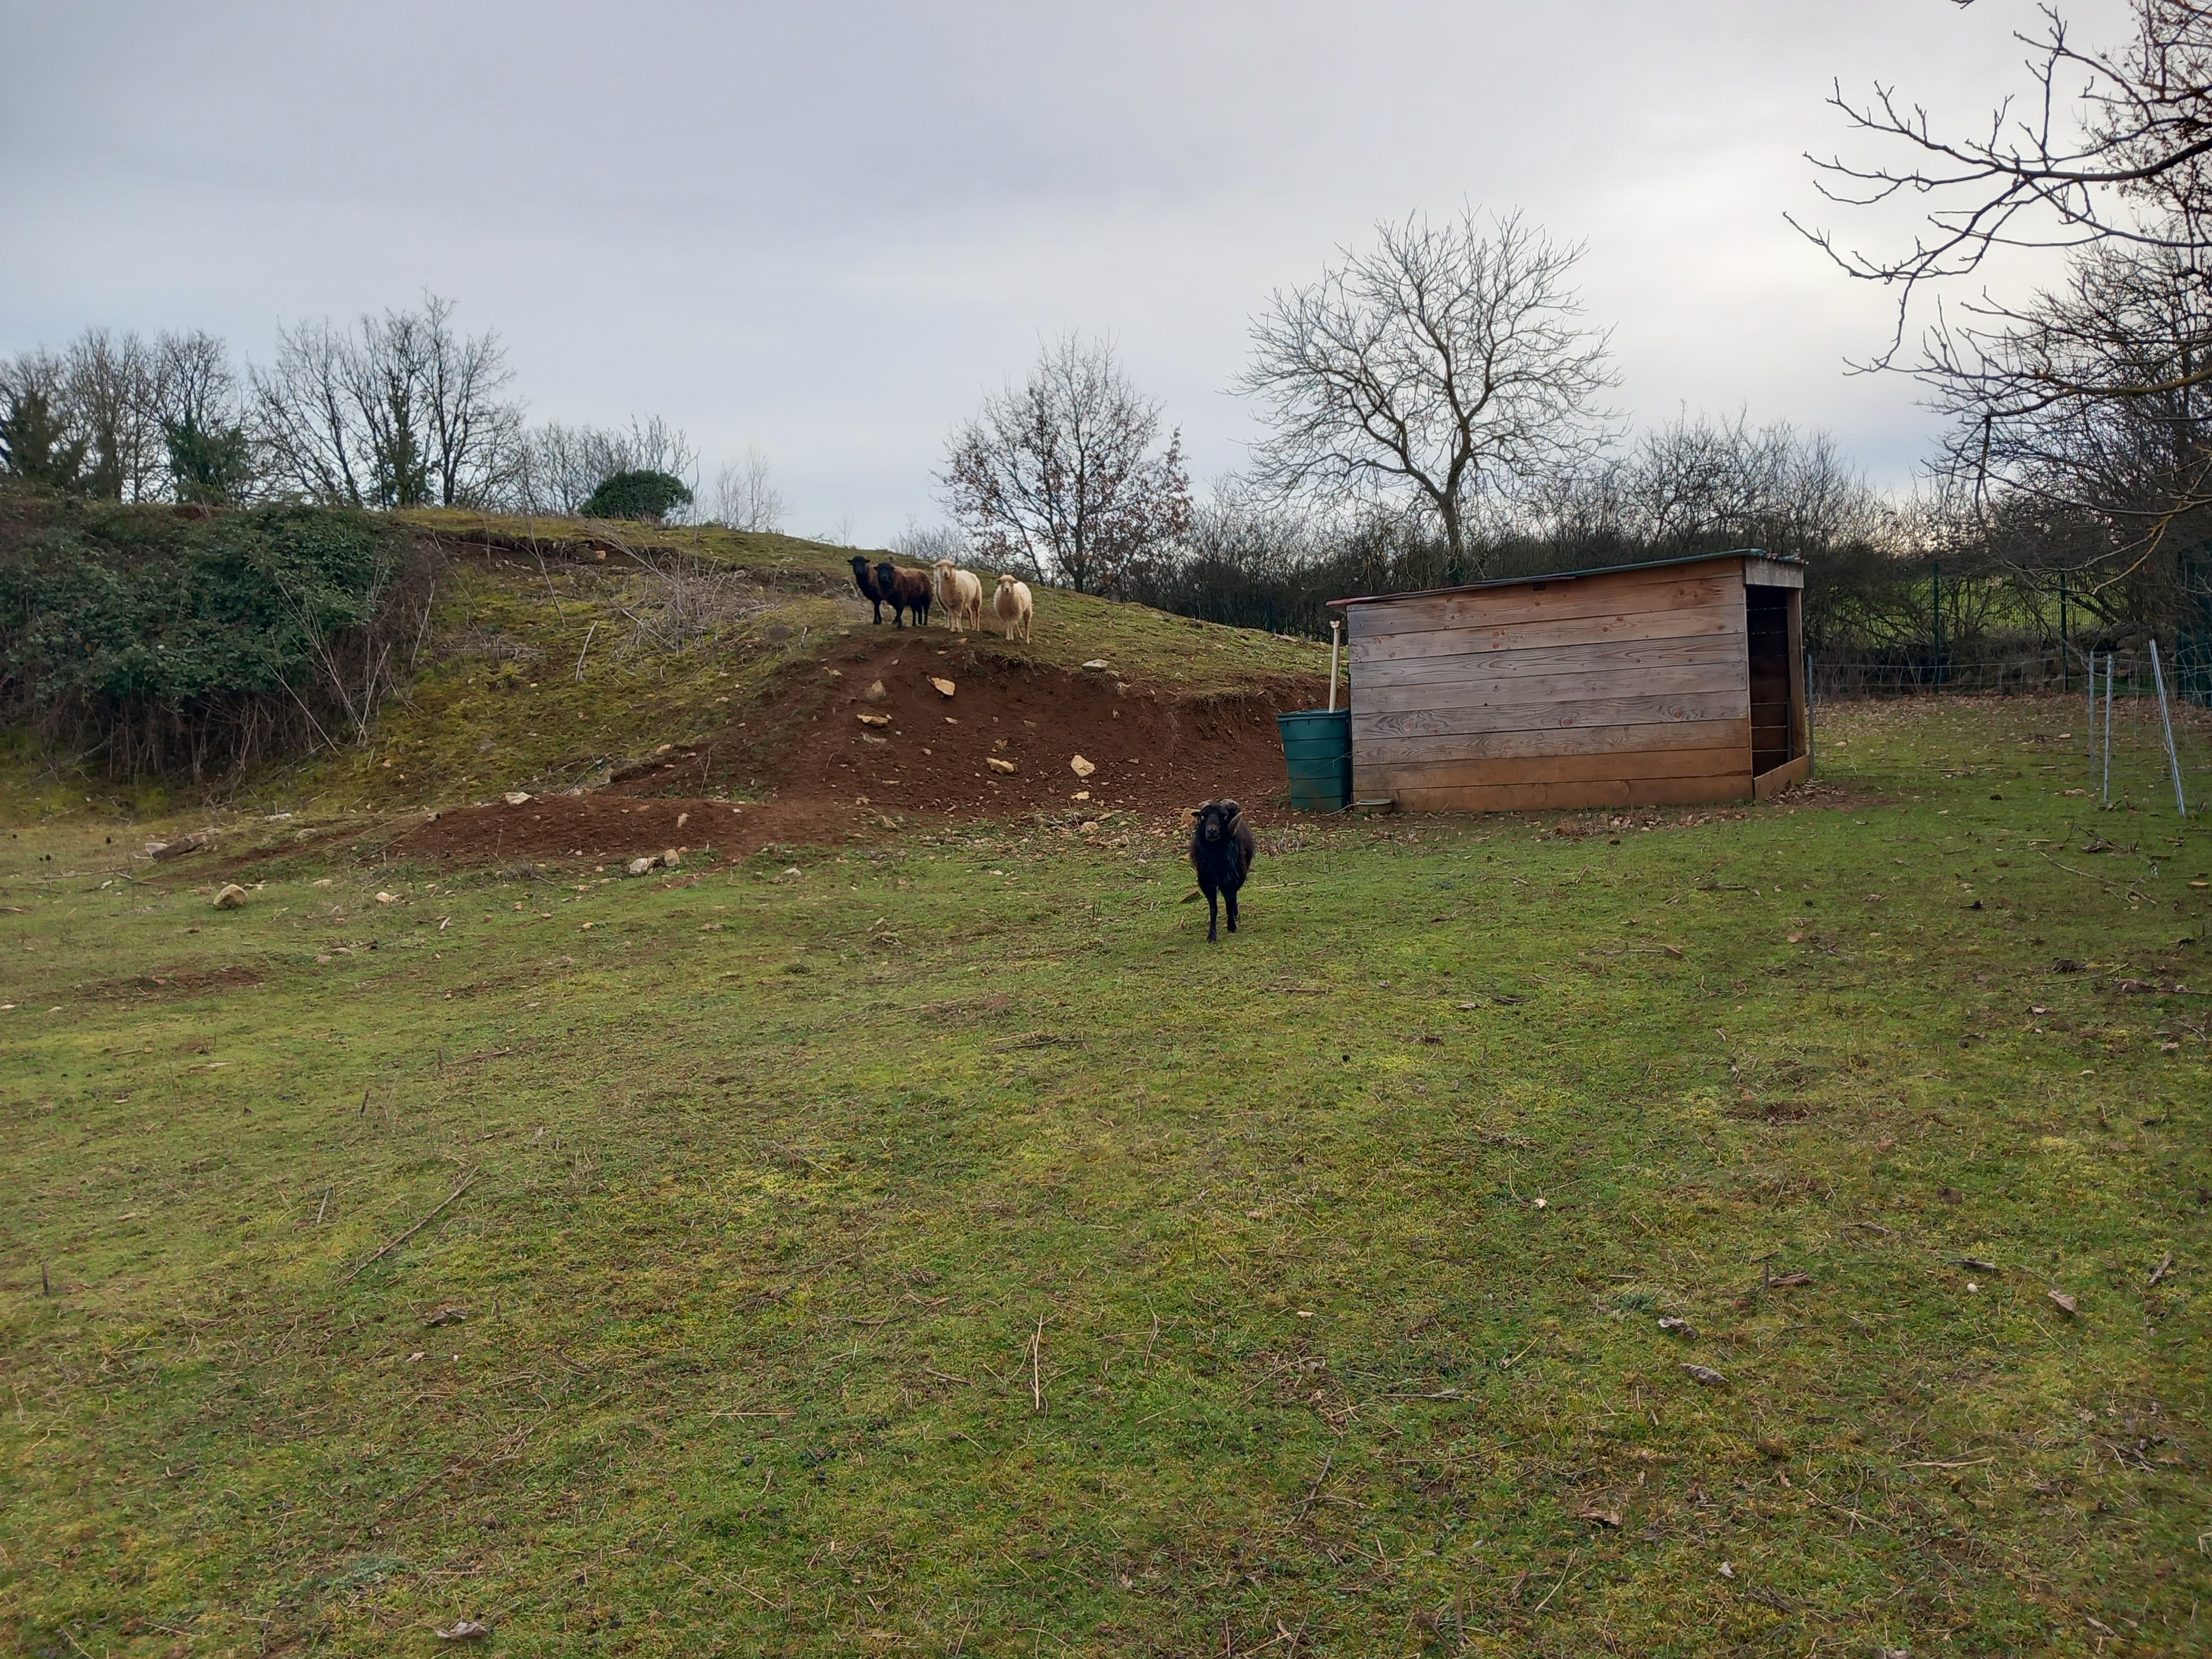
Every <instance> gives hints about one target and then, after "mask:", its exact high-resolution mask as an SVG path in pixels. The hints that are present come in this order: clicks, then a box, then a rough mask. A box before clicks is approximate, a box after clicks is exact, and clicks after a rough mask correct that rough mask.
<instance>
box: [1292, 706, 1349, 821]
mask: <svg viewBox="0 0 2212 1659" xmlns="http://www.w3.org/2000/svg"><path fill="white" fill-rule="evenodd" d="M1275 724H1276V725H1277V726H1279V727H1281V728H1282V733H1283V760H1284V762H1285V764H1286V765H1287V766H1288V767H1289V768H1290V772H1291V805H1292V806H1294V807H1296V808H1297V810H1298V811H1301V812H1341V811H1344V809H1345V807H1346V805H1349V804H1350V803H1351V800H1352V711H1351V710H1350V709H1348V708H1339V709H1334V710H1330V709H1325V708H1308V709H1304V710H1303V711H1301V712H1300V713H1298V714H1278V715H1276V716H1275Z"/></svg>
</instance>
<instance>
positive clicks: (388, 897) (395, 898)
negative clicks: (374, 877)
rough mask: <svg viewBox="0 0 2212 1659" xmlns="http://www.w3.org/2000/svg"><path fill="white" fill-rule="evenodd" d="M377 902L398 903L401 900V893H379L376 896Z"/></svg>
mask: <svg viewBox="0 0 2212 1659" xmlns="http://www.w3.org/2000/svg"><path fill="white" fill-rule="evenodd" d="M376 902H378V903H379V904H397V903H398V902H399V895H398V894H397V893H379V894H378V895H377V896H376Z"/></svg>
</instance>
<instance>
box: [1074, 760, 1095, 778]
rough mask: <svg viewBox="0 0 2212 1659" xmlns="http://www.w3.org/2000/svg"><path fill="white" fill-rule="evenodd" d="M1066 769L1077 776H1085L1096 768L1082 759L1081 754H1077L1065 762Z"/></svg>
mask: <svg viewBox="0 0 2212 1659" xmlns="http://www.w3.org/2000/svg"><path fill="white" fill-rule="evenodd" d="M1067 769H1068V770H1069V771H1071V772H1073V773H1074V774H1075V775H1076V776H1077V777H1079V778H1087V777H1089V776H1090V775H1091V774H1092V773H1093V772H1096V771H1097V767H1096V766H1094V765H1092V764H1091V763H1090V762H1089V761H1087V760H1085V759H1084V758H1083V757H1082V756H1080V755H1078V756H1076V757H1074V758H1073V759H1072V760H1070V761H1069V762H1068V763H1067Z"/></svg>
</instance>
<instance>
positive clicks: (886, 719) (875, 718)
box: [854, 714, 891, 726]
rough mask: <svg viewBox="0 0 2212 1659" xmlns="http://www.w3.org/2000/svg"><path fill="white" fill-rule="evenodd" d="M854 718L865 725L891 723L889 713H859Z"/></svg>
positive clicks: (885, 724) (886, 724)
mask: <svg viewBox="0 0 2212 1659" xmlns="http://www.w3.org/2000/svg"><path fill="white" fill-rule="evenodd" d="M854 719H856V720H859V721H860V724H861V725H863V726H889V725H890V723H891V717H890V715H889V714H858V715H855V716H854Z"/></svg>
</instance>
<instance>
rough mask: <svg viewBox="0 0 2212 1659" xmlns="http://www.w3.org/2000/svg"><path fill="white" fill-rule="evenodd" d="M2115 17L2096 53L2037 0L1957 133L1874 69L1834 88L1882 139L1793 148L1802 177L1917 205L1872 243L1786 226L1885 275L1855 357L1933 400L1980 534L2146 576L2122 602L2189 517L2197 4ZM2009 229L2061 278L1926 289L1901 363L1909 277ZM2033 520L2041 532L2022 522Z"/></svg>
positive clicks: (2201, 370)
mask: <svg viewBox="0 0 2212 1659" xmlns="http://www.w3.org/2000/svg"><path fill="white" fill-rule="evenodd" d="M2128 15H2129V18H2130V38H2129V39H2128V40H2126V41H2125V42H2124V44H2123V45H2122V46H2118V47H2117V48H2115V49H2111V50H2106V49H2103V48H2089V47H2083V46H2077V45H2076V44H2075V40H2074V38H2073V35H2072V33H2071V32H2070V30H2069V25H2068V22H2067V20H2066V19H2065V17H2064V16H2063V15H2061V13H2060V11H2059V9H2057V7H2055V6H2045V7H2044V8H2042V9H2041V17H2042V26H2041V28H2040V30H2039V33H2035V34H2033V35H2032V36H2031V35H2025V34H2023V35H2019V36H2016V37H2015V39H2016V40H2019V41H2020V42H2021V44H2023V45H2024V46H2027V48H2028V50H2029V52H2030V54H2031V56H2030V61H2029V64H2028V65H2027V70H2028V76H2029V79H2030V88H2029V91H2028V94H2027V96H2026V97H2024V98H2022V99H2020V100H2011V101H2008V102H2007V103H2006V104H2005V105H2003V106H2001V107H1999V108H1998V109H1997V110H1996V111H1995V112H1992V114H1991V116H1990V120H1989V123H1988V125H1987V126H1986V128H1985V129H1983V130H1981V131H1978V132H1975V133H1972V134H1965V135H1952V134H1948V133H1944V132H1942V131H1938V130H1937V129H1936V126H1935V125H1934V124H1933V123H1932V122H1931V120H1930V118H1929V116H1928V114H1927V112H1925V111H1924V110H1923V109H1920V108H1918V107H1917V106H1907V105H1906V104H1905V103H1903V102H1901V101H1900V100H1899V96H1898V94H1896V93H1895V92H1894V91H1893V89H1891V88H1886V87H1878V88H1875V92H1874V94H1873V95H1872V97H1871V99H1870V100H1869V101H1867V102H1866V103H1863V104H1852V103H1850V102H1848V101H1846V100H1844V98H1843V96H1842V94H1841V93H1840V90H1839V91H1838V94H1836V96H1835V97H1834V99H1833V100H1832V102H1833V103H1834V104H1835V105H1836V106H1837V107H1838V109H1840V110H1841V111H1842V112H1844V117H1845V118H1846V120H1847V121H1848V122H1849V123H1850V125H1851V126H1852V127H1853V128H1854V129H1855V130H1856V131H1857V132H1859V133H1860V134H1861V135H1863V136H1864V137H1868V138H1869V139H1871V140H1873V141H1875V143H1879V144H1881V145H1882V146H1884V147H1886V149H1887V155H1884V156H1882V157H1881V159H1878V160H1875V161H1867V162H1856V161H1854V162H1847V161H1843V160H1841V159H1834V160H1830V161H1825V162H1820V161H1816V163H1815V165H1816V167H1818V168H1819V170H1820V180H1821V188H1822V189H1823V191H1824V192H1825V193H1826V194H1827V195H1828V196H1829V197H1830V198H1831V199H1832V200H1834V201H1837V202H1839V203H1843V204H1851V205H1857V206H1871V205H1873V204H1877V203H1883V202H1889V201H1893V200H1897V201H1910V202H1914V203H1924V204H1925V221H1924V224H1923V229H1922V231H1921V233H1920V234H1917V235H1916V236H1915V237H1914V238H1913V240H1912V242H1911V246H1909V247H1907V248H1904V249H1893V250H1891V251H1889V252H1877V253H1866V252H1858V251H1856V250H1854V251H1851V252H1843V251H1841V250H1840V249H1839V248H1838V246H1837V243H1836V241H1835V240H1834V239H1833V237H1832V235H1831V234H1828V233H1826V232H1814V233H1808V234H1812V235H1813V236H1814V240H1817V241H1818V242H1819V243H1820V245H1821V246H1823V247H1824V248H1826V249H1827V251H1828V252H1829V253H1830V254H1831V255H1832V257H1833V258H1835V259H1836V260H1837V262H1838V264H1840V265H1842V266H1843V268H1844V270H1848V271H1849V272H1850V273H1851V274H1852V275H1853V276H1858V277H1861V278H1864V279H1867V280H1870V281H1875V282H1880V283H1887V284H1889V285H1892V286H1893V287H1894V288H1895V289H1897V290H1898V297H1899V307H1898V313H1897V325H1896V330H1895V332H1894V333H1893V336H1892V338H1891V340H1890V343H1889V344H1888V346H1887V349H1885V350H1884V351H1882V352H1881V354H1879V355H1878V356H1876V358H1875V365H1876V366H1879V367H1898V368H1909V369H1910V370H1911V372H1912V373H1914V374H1917V376H1918V377H1919V378H1920V379H1921V380H1922V381H1923V384H1924V385H1926V386H1928V388H1929V396H1930V401H1931V403H1932V404H1933V405H1934V406H1935V407H1936V408H1937V409H1938V410H1942V411H1943V412H1944V413H1946V414H1948V415H1949V416H1952V417H1953V426H1952V428H1951V435H1950V437H1949V440H1948V442H1947V445H1946V448H1945V451H1944V453H1943V456H1942V471H1944V473H1945V475H1946V477H1947V479H1948V483H1950V484H1951V485H1953V486H1954V487H1955V489H1957V490H1958V492H1959V494H1960V495H1961V496H1963V497H1964V498H1966V499H1967V500H1969V501H1972V503H1973V504H1974V505H1975V510H1976V511H1977V512H1978V513H1979V514H1980V515H1981V518H1982V520H1983V522H1984V529H1985V531H1986V537H1985V542H1986V544H1988V545H1990V546H1996V545H2002V546H2005V547H2008V548H2009V549H2011V550H2012V553H2011V556H2013V557H2015V558H2016V559H2020V560H2022V561H2026V562H2028V563H2033V564H2042V563H2045V562H2048V561H2049V559H2050V558H2051V557H2053V556H2057V557H2061V558H2063V560H2065V561H2066V562H2068V563H2069V564H2070V566H2071V568H2075V569H2076V570H2081V569H2083V568H2085V567H2086V568H2088V569H2089V570H2090V571H2092V572H2093V573H2095V580H2096V581H2097V583H2098V584H2099V585H2100V588H2101V586H2102V585H2104V584H2107V583H2110V582H2117V581H2121V580H2126V581H2127V582H2129V583H2130V588H2131V591H2132V590H2135V589H2142V588H2143V587H2144V586H2145V584H2146V583H2148V587H2149V589H2150V590H2151V591H2152V597H2151V598H2148V599H2145V598H2144V597H2143V595H2142V593H2140V592H2136V593H2135V594H2134V597H2133V598H2131V599H2130V604H2131V605H2136V606H2137V607H2138V608H2142V607H2146V606H2147V607H2148V613H2155V611H2157V609H2158V608H2159V605H2160V604H2162V603H2163V601H2162V600H2160V599H2157V598H2156V597H2155V596H2156V594H2158V593H2165V592H2172V591H2177V582H2178V580H2179V578H2178V574H2177V572H2176V570H2175V568H2174V563H2175V553H2176V549H2177V547H2178V546H2179V545H2181V544H2186V543H2191V542H2195V541H2197V540H2201V539H2203V538H2204V537H2205V536H2206V534H2207V533H2208V531H2212V447H2208V444H2207V442H2206V437H2207V434H2206V430H2205V426H2204V422H2205V417H2206V416H2207V414H2208V412H2212V410H2208V408H2207V404H2206V389H2207V387H2208V385H2212V327H2208V325H2212V295H2208V294H2207V291H2206V276H2207V274H2208V270H2212V241H2208V235H2212V172H2208V163H2207V157H2208V155H2209V154H2212V4H2208V3H2206V0H2130V3H2129V8H2128ZM1891 158H1894V159H1891ZM2015 248H2046V249H2061V250H2064V251H2065V252H2066V258H2065V264H2064V273H2063V276H2062V277H2061V278H2060V279H2059V280H2057V281H2056V282H2054V283H2050V284H2048V285H2046V286H2045V287H2043V288H2041V289H2039V290H2038V291H2036V292H2034V293H2033V294H2032V295H2028V296H2027V297H2026V298H2024V299H2023V298H2020V297H2017V296H2014V297H2004V296H1999V295H1992V294H1990V293H1989V292H1987V291H1986V290H1984V291H1980V292H1977V293H1973V294H1970V295H1966V296H1965V297H1963V298H1962V299H1960V300H1955V301H1951V302H1949V303H1948V304H1947V305H1946V306H1945V307H1944V308H1943V309H1942V311H1941V312H1939V313H1937V314H1936V316H1935V317H1934V318H1933V319H1932V321H1931V322H1930V324H1929V326H1927V327H1926V328H1925V329H1924V330H1923V331H1922V332H1921V333H1920V334H1919V336H1918V337H1917V341H1916V342H1915V344H1916V345H1917V354H1918V355H1917V358H1914V359H1912V360H1910V361H1907V360H1906V359H1905V351H1906V347H1907V332H1906V331H1907V329H1908V327H1909V326H1910V320H1911V306H1912V301H1913V298H1914V295H1915V294H1916V292H1917V290H1918V289H1920V288H1921V287H1922V286H1923V285H1928V284H1937V283H1942V282H1944V281H1946V280H1947V279H1954V278H1958V277H1961V276H1970V275H1972V274H1974V273H1977V272H1979V271H1980V270H1982V269H1983V266H1984V262H1985V261H1986V260H1987V259H1988V258H1989V257H1990V254H1991V253H1992V252H1996V251H1998V250H2002V249H2015ZM2013 497H2017V498H2019V499H2018V500H2017V501H2015V500H2012V499H2009V498H2013ZM2037 525H2040V526H2045V527H2046V528H2047V529H2048V530H2049V532H2050V539H2049V541H2048V543H2047V544H2036V543H2035V542H2034V539H2033V537H2028V538H2026V539H2023V533H2024V532H2023V527H2024V526H2037ZM2060 550H2063V551H2060ZM2076 591H2077V592H2079V591H2080V588H2079V587H2078V586H2077V589H2076Z"/></svg>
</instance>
